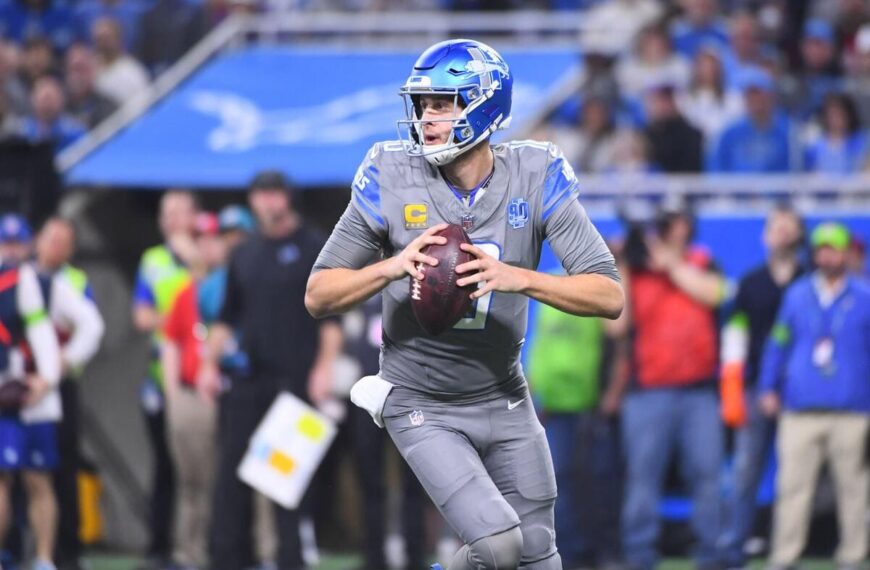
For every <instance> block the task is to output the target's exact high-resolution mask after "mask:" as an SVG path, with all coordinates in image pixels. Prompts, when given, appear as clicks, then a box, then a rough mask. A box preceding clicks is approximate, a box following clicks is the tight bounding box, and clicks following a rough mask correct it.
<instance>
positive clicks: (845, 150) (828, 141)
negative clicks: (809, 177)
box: [804, 93, 870, 174]
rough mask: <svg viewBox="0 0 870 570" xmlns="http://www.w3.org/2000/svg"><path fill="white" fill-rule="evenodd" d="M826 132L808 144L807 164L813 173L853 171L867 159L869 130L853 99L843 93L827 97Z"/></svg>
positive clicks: (824, 112)
mask: <svg viewBox="0 0 870 570" xmlns="http://www.w3.org/2000/svg"><path fill="white" fill-rule="evenodd" d="M820 115H821V123H822V135H821V136H820V137H819V138H818V139H817V140H815V141H813V142H812V143H810V144H808V145H807V148H806V150H805V151H804V167H805V168H806V169H807V170H808V171H810V172H822V173H825V174H853V173H856V172H859V171H860V170H861V167H862V165H863V163H864V160H865V159H866V158H867V150H868V142H870V141H868V138H867V133H865V132H864V130H863V129H862V128H861V118H860V117H859V116H858V111H857V109H856V108H855V104H854V103H853V102H852V99H851V98H849V97H848V96H847V95H843V94H842V93H831V94H829V95H828V96H827V97H825V103H824V105H823V106H822V109H821V112H820Z"/></svg>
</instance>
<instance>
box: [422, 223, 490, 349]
mask: <svg viewBox="0 0 870 570" xmlns="http://www.w3.org/2000/svg"><path fill="white" fill-rule="evenodd" d="M436 235H439V236H444V237H445V238H447V243H445V244H444V245H428V246H426V247H424V248H423V249H422V250H421V253H424V254H426V255H430V256H432V257H434V258H435V259H437V260H438V265H436V266H435V267H432V266H431V265H425V264H421V265H422V267H421V270H422V271H423V275H424V278H423V280H422V281H420V280H418V279H414V278H411V284H410V287H411V307H412V308H413V310H414V315H415V316H416V317H417V322H419V323H420V326H422V327H423V329H424V330H425V331H426V332H428V333H429V334H431V335H437V334H441V333H442V332H444V331H446V330H447V329H449V328H450V327H452V326H453V325H455V324H456V323H457V322H458V321H459V319H461V318H462V317H464V316H465V315H466V314H467V313H468V311H469V309H470V308H471V297H470V295H471V293H472V292H473V291H474V290H475V289H477V284H476V283H475V284H471V285H467V286H465V287H458V286H457V285H456V281H457V279H459V277H460V276H459V275H458V274H457V273H456V267H457V266H458V265H462V264H463V263H465V262H467V261H471V260H473V259H474V256H473V255H472V254H470V253H468V252H466V251H462V250H461V249H459V245H460V244H463V243H469V244H470V243H471V240H470V239H468V234H467V233H465V230H464V229H462V226H458V225H456V224H451V225H449V226H447V227H446V228H445V229H443V230H442V231H440V232H439V233H438V234H436ZM469 275H470V274H469Z"/></svg>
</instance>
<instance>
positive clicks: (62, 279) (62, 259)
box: [36, 217, 105, 570]
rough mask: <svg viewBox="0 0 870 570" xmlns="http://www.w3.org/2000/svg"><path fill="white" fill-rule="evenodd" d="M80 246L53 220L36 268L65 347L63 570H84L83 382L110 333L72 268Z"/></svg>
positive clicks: (59, 492)
mask: <svg viewBox="0 0 870 570" xmlns="http://www.w3.org/2000/svg"><path fill="white" fill-rule="evenodd" d="M75 245H76V234H75V228H74V226H73V225H72V222H71V221H69V220H66V219H63V218H58V217H55V218H49V219H48V220H47V221H46V222H45V224H44V225H43V226H42V229H41V230H40V232H39V234H38V235H37V237H36V268H37V271H38V273H39V275H40V277H41V280H42V282H43V283H45V284H47V291H46V292H47V294H46V301H47V303H48V307H49V316H50V317H51V320H52V322H53V323H54V326H55V329H56V330H57V333H58V338H59V341H60V343H61V375H62V382H61V384H60V389H59V394H60V401H61V409H62V414H63V415H62V419H61V420H60V422H59V423H58V430H57V443H58V452H59V453H58V460H59V462H58V466H57V470H56V471H55V474H54V487H55V494H56V496H57V502H58V521H57V522H58V524H57V546H56V548H55V560H56V562H57V564H58V566H59V567H60V569H61V570H75V569H78V568H80V566H79V560H78V559H79V556H80V555H81V544H80V542H79V532H78V531H79V502H78V468H79V410H78V382H77V379H78V378H79V377H80V376H81V374H82V372H83V370H84V367H85V366H86V365H87V363H88V362H89V361H90V360H91V359H92V358H93V357H94V355H95V354H96V353H97V350H98V349H99V348H100V341H101V340H102V338H103V332H104V330H105V325H104V323H103V318H102V317H101V316H100V313H99V310H98V308H97V305H96V303H95V301H94V297H93V292H92V291H91V288H90V284H89V283H88V276H87V274H86V273H85V272H84V271H82V270H81V269H78V268H77V267H74V266H72V265H70V263H69V261H70V259H71V258H72V256H73V252H74V251H75Z"/></svg>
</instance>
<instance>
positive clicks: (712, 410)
mask: <svg viewBox="0 0 870 570" xmlns="http://www.w3.org/2000/svg"><path fill="white" fill-rule="evenodd" d="M655 228H656V230H655V233H654V234H650V233H647V230H646V229H645V228H643V227H635V228H632V229H631V231H630V232H629V235H628V237H627V238H626V244H625V248H624V250H625V251H624V253H625V256H626V259H628V260H630V261H629V263H630V266H629V268H628V269H627V270H625V271H620V273H621V274H622V275H623V276H624V279H625V276H627V279H626V281H627V283H625V287H626V292H627V296H628V297H629V299H630V305H629V306H630V307H631V313H630V314H629V316H628V317H627V321H628V324H629V326H630V328H631V330H632V331H633V333H632V334H631V335H630V336H629V338H631V339H632V340H631V342H632V348H633V355H632V358H633V364H634V365H633V370H634V374H635V380H636V384H635V386H634V389H633V390H632V391H631V392H630V393H629V394H628V396H627V397H626V400H625V403H624V405H623V408H622V437H623V446H624V450H625V457H626V462H627V465H626V466H627V470H628V471H627V474H626V488H625V502H624V505H623V511H622V514H623V517H622V546H623V555H624V557H625V561H626V563H627V564H628V566H629V568H632V569H637V570H651V569H652V568H654V567H655V565H656V563H657V561H658V557H659V555H658V552H657V547H658V538H659V532H660V527H661V525H660V522H659V512H658V508H659V501H660V500H661V497H662V491H663V485H664V478H665V474H666V471H667V467H668V465H669V463H670V461H671V457H672V456H673V453H674V451H675V450H677V449H678V450H679V451H678V453H677V455H678V457H679V460H680V462H681V470H680V472H681V473H682V474H683V476H684V477H683V478H684V483H685V484H686V485H687V486H688V488H689V489H690V495H691V498H692V501H693V505H692V530H693V531H694V535H695V538H696V541H697V547H696V550H695V560H696V562H695V564H696V567H697V568H711V567H715V566H716V564H718V563H719V550H718V539H719V531H720V494H719V477H720V469H721V465H722V453H723V433H722V424H721V423H720V421H719V414H718V407H719V403H718V397H717V393H716V392H717V390H716V378H715V375H716V372H717V368H718V354H717V346H716V345H717V331H716V317H715V313H714V309H715V308H716V307H718V306H719V304H720V303H721V302H722V300H723V291H724V289H725V283H724V280H723V279H722V277H721V276H720V275H719V272H718V271H717V270H716V268H715V264H714V262H713V260H712V258H711V256H710V254H709V253H708V252H707V251H706V250H705V249H702V248H700V247H695V246H692V245H691V242H692V234H693V233H694V221H693V219H692V217H691V214H690V213H689V212H688V210H686V209H685V208H676V209H671V208H668V209H664V210H663V211H662V212H661V213H660V214H659V216H658V218H657V220H656V224H655ZM688 354H691V355H692V357H691V358H686V355H688Z"/></svg>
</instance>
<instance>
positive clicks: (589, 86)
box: [579, 44, 621, 105]
mask: <svg viewBox="0 0 870 570" xmlns="http://www.w3.org/2000/svg"><path fill="white" fill-rule="evenodd" d="M616 55H617V54H616V53H614V52H611V51H608V50H607V49H605V48H602V47H601V46H597V45H594V44H588V45H585V46H584V50H583V68H582V71H581V73H582V77H581V81H580V93H579V94H580V104H581V105H582V103H583V101H584V100H586V99H587V98H589V97H600V98H602V99H604V100H606V101H610V102H612V104H618V102H619V101H620V99H621V95H620V92H619V84H618V83H617V81H616V77H615V76H614V73H613V65H614V63H615V61H616Z"/></svg>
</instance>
